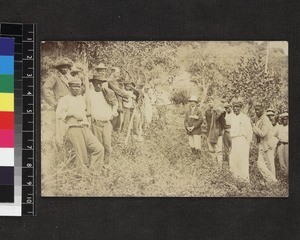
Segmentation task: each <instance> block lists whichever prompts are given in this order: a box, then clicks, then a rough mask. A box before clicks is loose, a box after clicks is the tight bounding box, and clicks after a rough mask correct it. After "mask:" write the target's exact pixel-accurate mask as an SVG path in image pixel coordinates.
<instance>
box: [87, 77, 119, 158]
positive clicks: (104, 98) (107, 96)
mask: <svg viewBox="0 0 300 240" xmlns="http://www.w3.org/2000/svg"><path fill="white" fill-rule="evenodd" d="M107 81H108V79H107V78H106V77H105V75H103V74H102V75H100V74H99V75H94V76H93V78H92V79H90V82H92V83H93V86H94V91H91V92H90V98H91V115H92V130H93V133H94V134H95V136H96V137H97V138H98V140H99V141H100V142H101V143H102V144H103V146H104V164H109V159H110V155H111V151H112V148H111V134H112V125H111V122H110V121H111V120H112V118H113V117H116V116H118V112H117V109H118V100H117V98H116V95H115V93H114V92H113V91H112V90H111V89H109V88H106V87H103V84H104V83H105V82H107Z"/></svg>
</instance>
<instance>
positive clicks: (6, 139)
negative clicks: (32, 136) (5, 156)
mask: <svg viewBox="0 0 300 240" xmlns="http://www.w3.org/2000/svg"><path fill="white" fill-rule="evenodd" d="M0 147H11V148H13V147H14V130H13V129H0Z"/></svg>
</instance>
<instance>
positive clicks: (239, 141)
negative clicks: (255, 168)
mask: <svg viewBox="0 0 300 240" xmlns="http://www.w3.org/2000/svg"><path fill="white" fill-rule="evenodd" d="M243 104H244V101H243V99H242V98H240V97H235V98H233V99H232V109H233V115H232V118H231V128H230V135H231V143H232V145H231V153H230V157H229V170H230V171H231V173H232V174H233V176H234V177H236V178H237V179H238V180H240V181H242V182H250V178H249V154H250V152H249V151H250V142H251V141H252V135H253V132H252V126H251V120H250V118H249V117H248V116H247V115H246V114H244V113H242V107H243Z"/></svg>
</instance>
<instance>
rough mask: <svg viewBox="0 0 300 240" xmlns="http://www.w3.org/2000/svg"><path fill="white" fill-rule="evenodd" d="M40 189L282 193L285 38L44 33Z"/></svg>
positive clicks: (285, 185) (59, 193) (51, 192)
mask: <svg viewBox="0 0 300 240" xmlns="http://www.w3.org/2000/svg"><path fill="white" fill-rule="evenodd" d="M40 53H41V89H40V91H41V176H42V179H41V193H42V196H43V197H288V196H289V136H288V133H289V127H288V126H289V111H288V109H289V106H288V42H285V41H42V42H41V45H40Z"/></svg>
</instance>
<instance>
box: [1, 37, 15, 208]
mask: <svg viewBox="0 0 300 240" xmlns="http://www.w3.org/2000/svg"><path fill="white" fill-rule="evenodd" d="M13 202H14V39H13V38H0V203H13Z"/></svg>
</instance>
